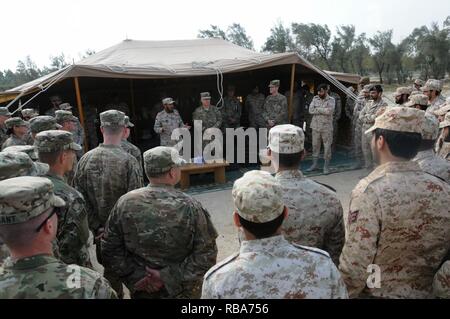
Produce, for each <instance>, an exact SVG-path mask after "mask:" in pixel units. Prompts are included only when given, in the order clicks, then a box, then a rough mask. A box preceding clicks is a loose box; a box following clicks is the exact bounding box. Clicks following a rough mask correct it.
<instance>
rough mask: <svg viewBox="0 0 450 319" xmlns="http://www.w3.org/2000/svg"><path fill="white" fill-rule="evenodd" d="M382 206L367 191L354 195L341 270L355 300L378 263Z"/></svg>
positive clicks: (371, 192) (374, 195)
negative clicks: (369, 271) (373, 264)
mask: <svg viewBox="0 0 450 319" xmlns="http://www.w3.org/2000/svg"><path fill="white" fill-rule="evenodd" d="M380 211H381V209H380V205H379V201H378V198H377V196H376V194H375V193H374V192H373V191H371V190H370V188H367V189H366V190H365V191H364V192H360V193H357V194H354V198H352V200H351V203H350V211H349V215H348V222H347V224H348V226H347V227H348V235H347V240H346V241H345V244H344V248H343V249H342V254H341V258H340V265H339V269H340V271H341V273H342V277H343V279H344V282H345V283H346V285H347V288H348V292H349V295H350V297H351V298H356V297H358V295H359V294H360V293H361V292H362V291H363V290H364V288H365V286H366V281H367V278H368V275H369V273H368V272H367V267H368V266H369V265H371V264H372V263H373V261H374V258H375V255H376V251H377V242H378V239H379V234H380V220H381V218H380Z"/></svg>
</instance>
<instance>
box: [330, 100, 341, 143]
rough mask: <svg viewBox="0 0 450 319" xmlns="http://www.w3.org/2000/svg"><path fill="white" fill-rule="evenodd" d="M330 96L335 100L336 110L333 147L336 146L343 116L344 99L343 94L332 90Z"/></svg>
mask: <svg viewBox="0 0 450 319" xmlns="http://www.w3.org/2000/svg"><path fill="white" fill-rule="evenodd" d="M330 96H331V97H332V98H333V99H334V101H335V106H334V112H333V143H332V145H333V149H334V147H336V143H337V138H338V130H339V126H338V122H339V120H340V119H341V116H342V99H341V96H340V95H339V94H337V93H335V92H330Z"/></svg>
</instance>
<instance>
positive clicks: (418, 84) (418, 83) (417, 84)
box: [411, 79, 425, 92]
mask: <svg viewBox="0 0 450 319" xmlns="http://www.w3.org/2000/svg"><path fill="white" fill-rule="evenodd" d="M424 84H425V82H424V81H423V80H421V79H415V80H414V83H413V86H412V88H411V89H412V91H413V92H414V91H419V92H422V91H421V89H422V86H423V85H424Z"/></svg>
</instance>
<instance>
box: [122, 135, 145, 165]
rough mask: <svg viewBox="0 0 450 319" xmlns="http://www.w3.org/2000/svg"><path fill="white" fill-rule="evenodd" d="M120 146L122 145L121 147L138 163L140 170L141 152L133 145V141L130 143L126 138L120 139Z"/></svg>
mask: <svg viewBox="0 0 450 319" xmlns="http://www.w3.org/2000/svg"><path fill="white" fill-rule="evenodd" d="M120 147H122V149H123V150H124V151H125V152H127V153H128V154H130V155H132V156H133V157H134V158H135V159H136V160H137V161H138V163H139V168H140V169H141V171H142V167H143V166H142V154H141V150H140V149H139V148H138V147H137V146H136V145H134V144H133V143H130V142H129V141H127V140H122V142H121V143H120Z"/></svg>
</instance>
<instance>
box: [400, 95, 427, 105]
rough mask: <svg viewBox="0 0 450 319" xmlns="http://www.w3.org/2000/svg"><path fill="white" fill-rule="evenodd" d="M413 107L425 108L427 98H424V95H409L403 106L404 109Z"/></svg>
mask: <svg viewBox="0 0 450 319" xmlns="http://www.w3.org/2000/svg"><path fill="white" fill-rule="evenodd" d="M415 105H422V106H427V105H428V96H426V95H425V94H422V93H420V94H416V95H411V96H410V97H409V101H408V102H406V103H405V105H404V106H406V107H413V106H415Z"/></svg>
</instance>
